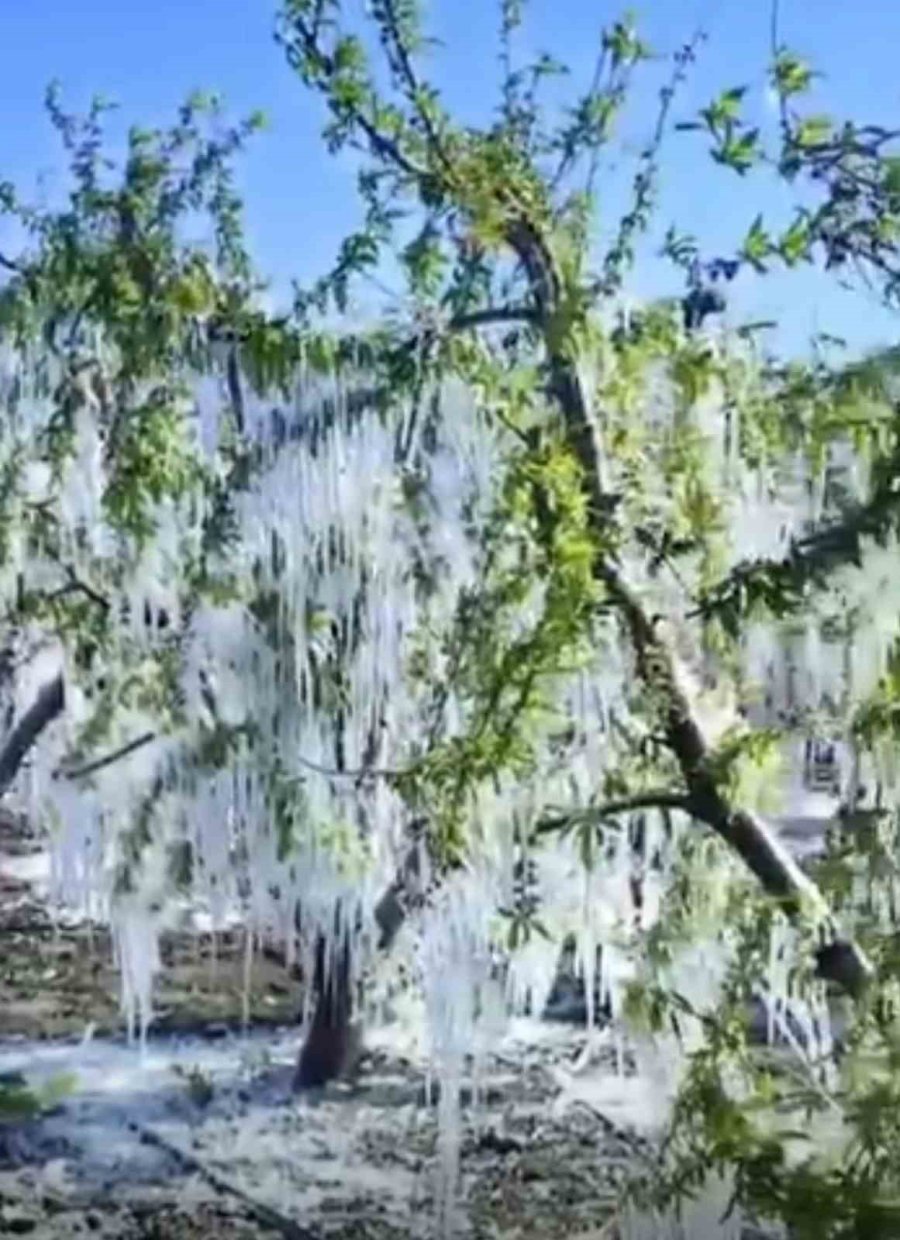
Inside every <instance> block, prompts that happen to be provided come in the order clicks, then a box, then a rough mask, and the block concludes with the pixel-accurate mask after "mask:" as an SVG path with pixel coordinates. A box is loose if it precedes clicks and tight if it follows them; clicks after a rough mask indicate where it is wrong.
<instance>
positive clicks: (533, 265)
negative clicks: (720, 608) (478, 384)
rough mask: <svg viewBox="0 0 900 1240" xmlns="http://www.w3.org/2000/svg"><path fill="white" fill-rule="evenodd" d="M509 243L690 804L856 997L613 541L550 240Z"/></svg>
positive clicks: (809, 887) (833, 931) (840, 944)
mask: <svg viewBox="0 0 900 1240" xmlns="http://www.w3.org/2000/svg"><path fill="white" fill-rule="evenodd" d="M507 239H508V242H509V245H510V248H511V249H512V250H513V251H514V252H515V253H516V255H517V257H519V258H520V260H521V262H522V264H523V266H524V268H525V270H526V272H527V273H528V277H529V282H530V284H531V287H532V292H533V295H534V298H535V302H536V304H537V306H538V308H539V312H540V314H541V318H542V327H543V335H544V340H545V345H546V349H547V356H548V362H549V369H550V385H551V393H552V395H553V396H554V397H555V399H556V401H557V403H558V405H559V408H560V411H561V413H562V415H563V417H564V419H565V422H566V425H567V428H568V434H569V441H570V443H571V446H572V450H573V452H574V453H575V456H576V458H577V460H578V461H579V463H580V465H581V469H582V485H583V487H584V491H585V498H586V500H587V511H588V521H589V524H590V527H591V529H592V532H593V534H594V536H595V538H596V546H597V555H596V560H595V567H594V571H595V575H596V577H597V579H598V581H599V582H601V583H602V585H603V586H604V587H605V591H606V596H607V599H608V601H609V603H611V604H612V605H613V606H614V607H615V608H616V610H617V611H618V613H619V615H620V616H621V618H622V621H623V623H624V626H625V629H626V631H627V632H628V635H629V638H630V641H631V646H632V649H633V651H634V656H635V661H636V665H637V670H638V674H639V675H640V678H641V680H642V681H643V682H644V683H645V684H646V686H647V687H648V689H649V690H650V691H651V692H652V693H654V694H655V695H656V696H657V697H658V698H659V699H660V700H661V701H662V703H663V715H664V721H663V726H664V734H665V739H666V744H667V746H668V748H669V750H670V751H671V752H672V754H673V755H674V756H675V758H676V759H677V761H678V764H679V766H680V768H681V773H682V777H683V779H684V783H685V788H686V790H687V797H688V801H689V805H690V810H689V812H690V813H691V814H692V815H693V816H694V817H695V818H697V819H698V820H699V821H701V822H703V823H705V824H706V825H707V826H710V827H711V828H712V829H713V830H714V831H715V832H716V833H717V834H718V835H719V836H720V837H721V838H722V839H723V840H724V841H725V842H726V843H727V844H728V845H729V846H730V847H731V848H732V849H733V850H734V851H735V852H736V853H737V855H738V856H740V857H741V859H742V860H743V861H744V863H745V864H746V866H747V868H748V869H749V870H750V871H751V872H752V873H753V874H754V875H755V876H756V877H757V878H758V879H759V881H760V884H761V885H762V887H763V890H764V891H766V892H767V893H768V894H769V895H771V896H773V897H774V898H775V899H776V900H777V901H778V902H779V904H780V905H781V907H782V909H783V910H784V912H785V913H786V914H787V915H788V916H789V917H791V918H803V917H805V916H807V915H811V916H813V917H814V918H816V919H817V920H818V921H819V923H820V925H821V927H822V931H823V934H824V935H825V936H826V941H825V942H824V944H823V948H822V950H821V951H820V953H819V960H818V964H819V974H820V976H822V977H823V978H827V979H828V980H831V981H834V982H835V983H837V984H838V985H839V986H840V987H841V988H842V989H843V990H844V991H846V992H847V993H848V994H850V995H852V996H854V997H857V996H859V995H860V994H861V993H862V992H863V990H864V989H865V988H866V986H867V984H868V982H869V981H870V979H871V977H872V973H873V970H872V966H871V964H870V962H869V961H868V959H867V958H866V956H865V954H864V953H863V951H862V950H861V948H859V947H858V946H857V945H856V944H853V943H848V942H845V941H843V940H842V939H841V938H840V937H839V935H838V931H837V928H836V926H835V925H834V922H833V920H832V918H831V916H830V913H829V910H828V907H827V905H826V903H825V900H824V899H823V897H822V895H821V893H820V892H819V890H818V888H817V887H816V885H815V884H814V883H813V882H812V881H811V879H810V878H809V877H808V876H807V875H806V874H804V873H803V871H802V869H801V868H800V866H799V865H797V863H796V862H795V861H794V860H793V858H792V857H791V856H790V854H789V853H788V852H787V850H786V849H785V848H784V847H783V845H782V844H781V843H780V842H779V841H778V840H777V839H776V837H775V836H774V835H773V833H772V832H771V830H770V829H769V828H768V827H767V825H766V824H765V823H764V822H763V821H762V820H761V819H760V818H758V817H757V816H756V815H755V814H751V813H749V812H747V811H745V810H743V809H741V808H740V807H738V806H734V805H732V804H731V803H730V801H729V800H728V797H727V795H726V793H725V792H724V791H723V790H722V788H721V786H720V785H719V783H718V782H717V780H716V778H715V774H714V763H713V759H714V756H715V755H714V752H713V750H712V748H711V747H710V745H709V743H708V741H707V739H706V737H705V736H704V733H703V730H702V728H701V726H700V723H699V721H698V719H697V718H696V716H695V715H694V712H693V707H692V704H691V702H690V701H689V700H688V698H687V696H686V694H685V692H684V690H683V689H682V687H681V684H680V681H679V677H678V674H677V666H676V661H675V658H674V655H673V652H672V650H671V649H670V646H669V644H668V642H667V641H666V639H665V638H664V636H663V635H662V634H661V633H660V631H659V629H658V626H657V625H656V623H655V622H654V621H653V620H651V618H650V617H648V615H647V613H646V612H645V611H644V608H643V606H642V605H641V602H640V600H639V599H638V597H637V595H636V594H635V593H634V592H633V591H632V589H631V587H630V586H629V584H628V582H627V581H626V579H625V577H624V575H623V573H622V572H621V570H620V568H619V566H618V564H617V563H616V561H615V558H614V556H613V555H612V554H611V552H610V551H609V550H608V548H609V541H610V540H609V511H610V507H611V499H612V497H611V496H610V495H609V494H608V492H607V491H606V489H605V487H604V484H603V463H602V451H601V447H600V443H599V438H598V433H597V427H596V422H595V418H594V414H593V410H592V408H591V405H590V401H589V399H588V396H587V394H586V392H585V388H584V385H583V382H582V379H581V375H580V373H579V370H578V366H577V363H576V361H575V360H573V359H572V357H571V356H570V355H569V354H568V353H567V352H566V351H565V350H564V349H563V348H562V347H561V346H560V344H559V343H558V338H559V335H558V331H557V330H556V329H557V322H556V320H557V316H558V313H559V308H560V300H561V299H560V294H561V289H562V282H561V278H560V275H559V271H558V269H557V267H556V264H555V262H554V260H553V256H552V253H551V252H550V249H549V247H548V245H547V244H546V242H545V240H544V238H543V237H542V236H541V234H540V233H539V232H538V230H537V229H536V228H534V227H533V226H532V225H531V224H530V223H529V222H528V221H527V220H523V219H521V218H519V219H514V220H513V221H512V222H511V223H510V225H509V228H508V233H507Z"/></svg>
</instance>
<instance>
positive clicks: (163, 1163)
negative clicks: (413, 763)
mask: <svg viewBox="0 0 900 1240" xmlns="http://www.w3.org/2000/svg"><path fill="white" fill-rule="evenodd" d="M37 848H38V842H37V841H36V840H35V839H34V837H33V836H32V835H31V834H30V833H29V832H28V830H27V827H26V826H25V825H24V824H22V823H18V822H13V821H12V820H7V819H0V1074H2V1073H21V1074H22V1075H24V1077H25V1078H26V1079H27V1081H28V1083H29V1085H31V1086H39V1085H40V1084H41V1083H42V1082H46V1081H49V1080H51V1079H53V1077H54V1076H55V1075H58V1074H59V1073H60V1072H61V1071H65V1072H71V1073H74V1075H75V1078H76V1080H75V1088H74V1091H73V1092H72V1093H71V1095H69V1096H67V1097H65V1098H64V1099H63V1100H62V1101H61V1102H59V1103H58V1105H57V1106H56V1107H55V1108H54V1109H53V1110H52V1111H50V1112H48V1113H45V1114H43V1115H42V1116H40V1117H37V1118H33V1119H30V1120H27V1121H19V1122H17V1123H11V1122H5V1123H4V1122H0V1235H3V1236H6V1235H10V1236H15V1235H22V1236H31V1237H34V1240H63V1238H65V1240H69V1238H70V1237H75V1236H85V1237H87V1236H95V1237H97V1240H200V1238H201V1237H216V1240H262V1238H263V1237H272V1236H276V1237H277V1236H279V1235H281V1236H285V1237H288V1238H289V1240H435V1238H436V1237H437V1236H439V1235H441V1234H442V1233H441V1229H440V1225H439V1217H440V1215H441V1210H440V1208H439V1207H440V1200H439V1192H440V1188H441V1184H442V1180H441V1176H440V1166H441V1151H440V1149H439V1147H438V1126H437V1108H436V1107H435V1105H433V1102H434V1100H433V1098H429V1097H427V1096H426V1094H427V1091H426V1075H425V1066H424V1063H423V1061H422V1059H421V1058H420V1057H419V1058H417V1056H416V1055H415V1054H414V1053H413V1052H412V1051H408V1050H406V1049H404V1045H401V1044H400V1043H398V1040H397V1037H396V1034H395V1032H394V1033H392V1032H391V1031H390V1030H389V1031H386V1032H383V1033H382V1034H379V1033H378V1032H377V1031H376V1032H375V1033H374V1034H372V1035H370V1036H369V1038H368V1040H367V1052H366V1055H365V1057H364V1059H363V1062H362V1064H361V1072H360V1075H359V1077H358V1079H357V1081H356V1083H355V1084H354V1085H352V1086H348V1085H336V1086H329V1087H328V1088H326V1089H325V1090H324V1091H318V1092H311V1093H309V1094H307V1095H305V1096H304V1097H302V1098H297V1097H296V1096H295V1095H293V1094H292V1093H291V1089H290V1080H291V1076H292V1074H293V1068H294V1063H295V1058H296V1052H297V1045H298V1040H299V1035H298V1029H297V1026H296V1013H297V1012H298V1010H299V1007H300V1002H301V998H302V994H301V991H302V987H301V985H300V982H299V981H298V979H297V978H295V977H290V976H288V974H287V972H286V970H285V969H284V968H283V967H282V966H281V965H280V964H279V963H278V962H277V961H276V960H274V959H269V958H265V957H258V958H257V959H256V963H255V967H254V970H253V979H252V986H251V992H250V1009H249V1010H250V1013H251V1017H252V1021H251V1027H250V1028H249V1029H243V1030H242V1022H243V1015H244V999H243V988H244V938H243V935H242V933H241V932H240V931H236V932H233V933H231V934H223V935H217V936H216V943H215V944H213V942H212V940H211V939H210V937H209V936H204V935H190V934H183V935H170V936H168V937H167V938H166V940H165V941H164V942H163V944H162V955H163V961H164V970H163V975H162V977H161V978H160V981H159V986H158V989H157V994H156V1005H157V1011H158V1016H157V1019H156V1021H155V1022H154V1025H153V1028H152V1031H151V1037H150V1039H149V1042H148V1044H147V1046H146V1048H145V1050H144V1052H143V1053H142V1052H141V1051H140V1050H139V1049H138V1048H136V1047H133V1046H127V1045H126V1044H125V1041H124V1037H123V1022H122V1018H121V1015H120V1013H119V1008H118V979H117V976H116V973H115V969H114V966H113V961H112V952H111V946H110V941H109V936H108V934H107V932H106V931H105V930H104V929H103V928H102V927H97V926H85V925H64V924H54V921H53V919H52V918H51V916H50V913H49V911H48V909H47V908H46V907H45V905H44V904H43V903H42V902H41V900H40V898H39V896H38V895H37V894H36V892H35V890H34V889H33V887H32V885H31V884H29V883H28V882H26V881H23V880H20V879H15V878H13V877H10V874H9V870H10V866H9V865H7V867H6V868H7V874H6V877H4V876H3V871H4V859H5V858H17V857H18V858H21V857H27V856H29V855H32V854H34V853H35V851H36V850H37ZM12 868H13V869H15V868H16V867H15V866H13V867H12ZM19 871H20V872H21V867H19ZM526 1025H527V1028H524V1029H520V1030H519V1032H518V1033H516V1032H515V1031H514V1032H513V1033H512V1034H511V1035H510V1038H509V1039H507V1041H506V1042H505V1043H504V1044H503V1046H501V1047H500V1048H498V1052H497V1054H496V1055H495V1056H494V1057H493V1058H492V1059H491V1060H490V1061H489V1063H488V1064H487V1068H486V1072H485V1075H484V1078H483V1080H482V1087H481V1094H480V1097H479V1098H472V1097H469V1098H464V1105H463V1112H462V1122H461V1127H460V1139H461V1147H460V1156H459V1164H460V1169H461V1183H460V1191H459V1195H458V1198H457V1203H458V1205H457V1213H456V1216H455V1218H456V1224H455V1225H456V1227H457V1231H458V1234H459V1235H461V1236H464V1237H467V1238H468V1237H470V1238H471V1240H501V1238H502V1240H538V1238H540V1240H563V1238H564V1237H567V1238H568V1240H616V1237H618V1235H619V1232H618V1229H617V1226H616V1222H615V1219H616V1202H617V1198H618V1196H619V1189H620V1187H621V1184H622V1182H623V1180H624V1177H625V1176H626V1174H627V1172H628V1170H629V1167H632V1166H633V1165H634V1160H635V1159H636V1158H642V1157H644V1156H646V1155H645V1150H646V1146H645V1145H642V1144H641V1140H640V1137H639V1135H638V1134H636V1133H635V1132H634V1131H633V1130H632V1127H631V1125H630V1123H629V1121H628V1118H627V1115H628V1107H627V1098H626V1103H625V1104H624V1109H623V1110H620V1111H619V1112H618V1113H616V1111H615V1108H614V1107H612V1109H610V1107H607V1106H606V1105H605V1104H599V1105H594V1104H588V1103H585V1102H584V1101H582V1100H579V1098H578V1096H577V1091H576V1092H574V1093H573V1092H572V1091H567V1082H569V1083H571V1080H572V1077H571V1070H572V1064H573V1061H574V1059H576V1058H577V1057H578V1056H579V1055H580V1053H581V1051H582V1050H583V1048H584V1044H585V1032H584V1031H583V1030H579V1029H578V1028H577V1027H573V1026H568V1027H567V1026H564V1025H555V1026H553V1025H547V1024H546V1023H541V1022H526ZM611 1056H612V1050H611V1049H610V1050H608V1051H604V1052H602V1053H601V1054H600V1055H599V1057H597V1058H596V1061H595V1063H594V1066H593V1068H592V1069H591V1071H592V1072H593V1074H594V1076H595V1077H596V1079H597V1080H598V1081H599V1083H600V1084H601V1085H602V1084H603V1082H606V1083H609V1082H610V1081H612V1082H613V1083H615V1082H618V1084H619V1086H622V1087H623V1088H624V1086H627V1085H628V1084H629V1080H628V1078H627V1068H626V1078H624V1079H623V1078H621V1077H619V1076H617V1074H616V1071H615V1069H614V1068H613V1065H612V1059H611ZM632 1083H633V1082H632ZM620 1092H621V1091H620ZM625 1092H626V1094H627V1090H626V1091H625ZM613 1093H614V1094H615V1090H613ZM611 1105H612V1104H611ZM611 1115H612V1116H613V1118H612V1119H611V1118H610V1116H611ZM704 1217H706V1216H704ZM643 1234H649V1233H643ZM718 1234H720V1233H719V1232H718V1231H712V1232H711V1231H709V1230H708V1228H707V1226H706V1225H704V1226H703V1227H702V1228H700V1229H698V1228H697V1227H695V1228H693V1229H691V1228H690V1223H689V1222H687V1223H686V1230H684V1231H681V1232H669V1231H668V1230H667V1231H665V1232H664V1231H660V1232H659V1235H660V1236H663V1235H665V1236H673V1237H674V1236H676V1235H677V1236H683V1237H687V1236H697V1237H701V1236H702V1237H703V1240H706V1237H707V1236H711V1237H713V1238H714V1237H715V1235H718ZM748 1234H749V1233H748Z"/></svg>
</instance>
